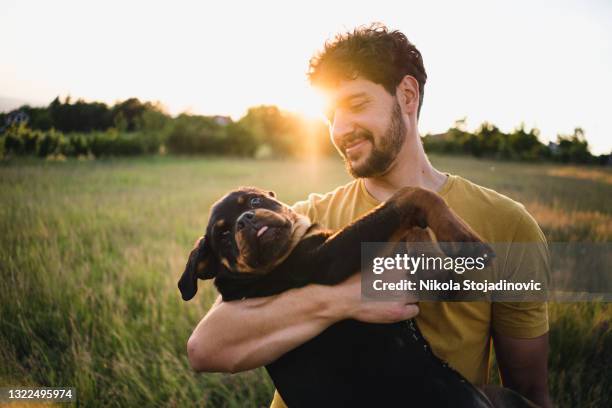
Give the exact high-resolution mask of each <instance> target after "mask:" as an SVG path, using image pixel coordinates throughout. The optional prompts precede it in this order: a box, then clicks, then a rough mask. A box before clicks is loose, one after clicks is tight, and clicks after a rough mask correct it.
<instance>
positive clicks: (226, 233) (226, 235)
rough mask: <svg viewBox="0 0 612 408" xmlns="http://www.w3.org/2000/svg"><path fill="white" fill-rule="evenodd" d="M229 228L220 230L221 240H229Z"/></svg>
mask: <svg viewBox="0 0 612 408" xmlns="http://www.w3.org/2000/svg"><path fill="white" fill-rule="evenodd" d="M229 237H230V230H225V231H223V232H221V241H229Z"/></svg>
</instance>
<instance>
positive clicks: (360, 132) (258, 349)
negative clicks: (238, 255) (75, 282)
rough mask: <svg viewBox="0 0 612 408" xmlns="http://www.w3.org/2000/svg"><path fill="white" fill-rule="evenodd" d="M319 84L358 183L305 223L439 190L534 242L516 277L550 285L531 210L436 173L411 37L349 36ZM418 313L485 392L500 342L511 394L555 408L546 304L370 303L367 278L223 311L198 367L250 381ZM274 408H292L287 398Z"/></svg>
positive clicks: (318, 75) (319, 200)
mask: <svg viewBox="0 0 612 408" xmlns="http://www.w3.org/2000/svg"><path fill="white" fill-rule="evenodd" d="M309 77H310V80H311V82H312V83H313V85H315V86H318V87H320V88H322V89H323V90H324V91H325V92H326V93H328V95H329V98H330V101H331V103H330V109H329V112H328V119H329V124H330V132H331V137H332V141H333V143H334V145H335V146H336V148H337V149H338V151H339V153H340V154H341V155H342V157H343V158H344V161H345V164H346V167H347V170H348V171H349V172H350V174H351V175H352V176H353V177H354V178H355V180H354V181H352V182H350V183H348V184H347V185H344V186H341V187H339V188H337V189H336V190H334V191H332V192H330V193H327V194H324V195H319V194H312V195H310V197H309V198H308V200H306V201H303V202H299V203H297V204H296V205H295V206H294V208H295V209H296V210H297V211H298V212H300V213H303V214H306V215H308V216H309V217H310V218H311V219H312V221H314V222H317V223H319V224H322V225H323V226H325V227H327V228H330V229H340V228H343V227H344V226H346V225H347V224H349V223H350V222H351V221H353V220H354V219H356V218H358V217H360V216H361V215H363V214H364V213H366V212H368V211H369V210H371V209H372V208H374V207H375V206H377V205H378V204H380V202H382V201H385V200H386V199H388V198H389V197H391V196H392V195H393V193H394V192H396V191H397V190H398V189H400V188H401V187H404V186H418V187H423V188H427V189H430V190H432V191H435V192H437V193H438V194H439V195H441V196H442V197H443V198H444V200H446V202H447V203H448V204H449V205H450V207H451V208H453V209H454V210H455V212H456V213H457V214H459V216H461V217H462V218H463V219H464V220H465V221H466V222H467V223H468V224H470V226H471V227H472V228H473V229H474V230H475V231H476V232H477V233H478V234H479V235H480V236H481V237H482V238H484V240H485V241H488V242H510V243H511V242H531V243H533V245H531V246H530V248H534V249H533V250H531V251H528V252H525V251H519V250H516V251H514V250H512V249H510V250H509V251H508V253H505V254H498V257H499V258H500V262H501V264H502V265H504V268H505V269H506V271H504V272H505V273H508V274H512V273H521V274H526V275H528V276H530V277H531V278H533V279H536V280H538V279H539V280H545V279H547V278H548V274H549V266H548V265H549V260H548V252H547V246H546V240H545V238H544V236H543V234H542V232H541V230H540V229H539V227H538V225H537V223H536V222H535V221H534V220H533V218H532V217H531V216H530V215H529V214H528V213H527V211H526V210H525V209H524V207H523V206H522V205H521V204H519V203H517V202H515V201H513V200H511V199H509V198H507V197H505V196H503V195H501V194H498V193H496V192H494V191H492V190H489V189H486V188H484V187H481V186H478V185H476V184H474V183H471V182H470V181H468V180H465V179H464V178H462V177H460V176H457V175H452V174H445V173H442V172H440V171H438V170H436V169H435V168H434V167H433V166H432V165H431V163H430V162H429V160H428V158H427V156H426V154H425V152H424V150H423V145H422V143H421V140H420V136H419V133H418V126H417V124H418V117H419V112H420V109H421V106H422V104H423V95H424V89H425V82H426V79H427V75H426V73H425V68H424V66H423V60H422V58H421V54H420V52H419V51H418V50H417V49H416V47H414V45H412V44H411V43H410V42H409V41H408V40H407V38H406V37H405V36H404V35H403V34H402V33H400V32H398V31H389V30H388V29H386V28H385V27H384V26H380V25H373V26H369V27H361V28H358V29H356V30H354V31H353V32H350V33H346V34H343V35H338V36H337V37H336V38H335V39H334V40H333V41H331V42H328V43H326V45H325V48H324V49H323V50H322V52H321V53H320V54H318V55H317V56H316V57H314V58H313V59H312V60H311V62H310V72H309ZM434 102H435V101H434ZM509 248H512V246H510V247H509ZM521 248H524V247H521ZM356 272H357V271H356ZM417 314H418V316H417V317H416V319H417V321H418V324H419V327H420V328H421V330H422V332H423V334H424V335H425V337H427V339H428V340H429V342H430V344H431V346H432V348H433V350H434V351H435V353H436V354H437V355H438V356H439V357H441V358H443V359H445V360H447V361H448V362H449V363H450V365H451V366H453V367H454V368H456V369H457V370H458V371H460V372H461V373H462V374H463V375H464V376H465V377H466V378H468V379H469V380H470V381H472V382H473V383H474V384H477V385H485V384H486V383H487V381H488V376H489V375H488V374H489V373H488V368H489V359H490V348H491V340H493V344H494V346H495V352H496V356H497V361H498V364H499V367H500V372H501V376H502V379H503V382H504V385H505V386H506V387H509V388H512V389H514V390H516V391H518V392H519V393H521V394H523V395H524V396H526V397H527V398H529V399H531V400H532V401H534V402H536V403H537V404H539V405H541V406H545V407H547V406H550V401H549V397H548V390H547V387H548V385H547V355H548V334H547V333H548V316H547V308H546V304H545V303H534V302H531V303H485V302H463V303H460V302H455V303H445V302H421V303H420V304H419V306H417V305H415V304H411V303H410V302H409V301H408V300H407V301H405V302H361V291H360V279H359V276H358V275H356V276H355V277H353V278H351V279H349V280H348V281H346V282H344V283H342V284H340V285H336V286H333V287H326V286H318V285H309V286H306V287H304V288H300V289H294V290H290V291H287V292H284V293H282V294H280V295H277V296H273V297H268V298H261V299H247V300H243V301H239V302H221V301H220V300H217V302H216V303H215V304H214V305H213V307H212V308H211V310H210V311H209V312H208V314H207V315H206V316H205V317H204V318H203V319H202V321H201V322H200V323H199V324H198V326H197V327H196V329H195V330H194V332H193V334H192V336H191V338H190V339H189V342H188V353H189V360H190V363H191V365H192V367H193V368H194V369H195V370H196V371H222V372H238V371H244V370H248V369H252V368H255V367H260V366H263V365H265V364H268V363H270V362H272V361H274V360H275V359H276V358H278V357H279V356H281V355H283V354H284V353H286V352H287V351H289V350H291V349H293V348H295V347H296V346H298V345H300V344H302V343H304V342H306V341H308V340H309V339H311V338H312V337H314V336H316V335H318V334H319V333H321V332H322V331H323V330H325V329H326V328H327V327H329V326H330V325H332V324H333V323H335V322H338V321H340V320H343V319H357V320H362V321H365V322H375V323H390V322H397V321H402V320H406V319H409V318H412V317H414V316H415V315H417ZM347 341H348V340H347ZM406 370H410V367H406ZM492 398H495V396H494V395H493V396H492ZM272 406H273V407H282V406H284V403H283V402H282V399H281V398H280V396H279V395H278V394H275V397H274V400H273V402H272Z"/></svg>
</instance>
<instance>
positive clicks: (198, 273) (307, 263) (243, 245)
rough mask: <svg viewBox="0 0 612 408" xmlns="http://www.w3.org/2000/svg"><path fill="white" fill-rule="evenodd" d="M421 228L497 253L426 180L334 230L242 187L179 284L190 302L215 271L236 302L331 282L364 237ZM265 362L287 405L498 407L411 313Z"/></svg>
mask: <svg viewBox="0 0 612 408" xmlns="http://www.w3.org/2000/svg"><path fill="white" fill-rule="evenodd" d="M425 228H429V229H430V230H431V231H432V232H433V233H434V234H435V236H436V238H437V240H438V241H440V242H446V243H449V244H448V245H445V246H444V247H443V248H444V252H445V253H446V255H448V256H451V257H456V256H459V255H461V256H483V255H484V256H485V257H488V258H489V259H490V258H492V257H494V252H493V250H492V249H491V247H490V246H489V245H487V244H486V243H484V242H483V241H482V240H481V239H480V238H479V237H478V235H477V234H476V233H475V232H473V231H472V230H471V229H470V227H469V226H468V225H467V224H466V223H465V222H464V221H463V220H461V219H460V218H459V217H458V216H457V215H456V214H455V213H454V212H453V211H452V210H451V209H450V208H449V207H448V206H447V204H446V203H445V202H444V200H443V199H442V198H441V197H440V196H438V195H437V194H435V193H433V192H431V191H429V190H426V189H422V188H411V187H407V188H403V189H401V190H399V191H398V192H397V193H396V194H394V195H393V196H392V197H391V198H390V199H389V200H387V201H386V202H385V203H383V204H381V205H379V206H377V207H376V208H374V209H373V210H372V211H370V212H368V213H367V214H365V215H364V216H362V217H361V218H359V219H358V220H356V221H355V222H353V223H351V224H350V225H348V226H347V227H345V228H343V229H342V230H340V231H338V232H335V233H334V232H331V231H328V230H325V229H323V228H322V227H320V226H319V225H317V224H313V223H311V221H310V220H309V219H308V217H306V216H303V215H300V214H297V213H296V212H294V211H293V210H292V209H291V208H290V207H289V206H287V205H286V204H284V203H282V202H280V201H279V200H277V199H276V197H275V194H274V193H273V192H269V191H265V190H261V189H259V188H255V187H242V188H239V189H237V190H234V191H232V192H230V193H228V194H227V195H225V196H224V197H223V198H221V199H220V200H219V201H217V202H216V203H215V204H214V205H213V206H212V208H211V212H210V218H209V222H208V226H207V227H206V232H205V234H204V236H203V238H202V239H200V241H199V243H198V244H197V246H196V247H195V248H194V249H193V250H192V251H191V253H190V254H189V258H188V261H187V264H186V267H185V271H184V272H183V274H182V276H181V278H180V280H179V282H178V287H179V290H180V292H181V295H182V298H183V300H185V301H188V300H190V299H191V298H193V297H194V296H195V294H196V292H197V284H198V282H197V281H198V279H202V280H206V279H214V284H215V286H216V288H217V290H218V291H219V293H220V294H221V296H222V298H223V300H224V301H232V300H238V299H244V298H253V297H263V296H271V295H275V294H278V293H281V292H283V291H285V290H288V289H291V288H298V287H302V286H305V285H307V284H310V283H317V284H324V285H335V284H338V283H340V282H342V281H344V280H345V279H347V278H348V277H350V276H351V275H353V274H355V273H357V271H358V270H359V269H360V264H361V257H360V256H355V253H356V251H358V249H357V248H360V245H361V242H384V241H390V240H398V239H401V238H407V240H408V241H410V240H413V241H417V239H418V240H421V239H424V237H427V236H428V234H425V233H424V231H425ZM464 243H469V245H463V244H464ZM466 252H467V253H466ZM358 253H359V252H357V254H358ZM266 369H267V371H268V373H269V375H270V376H271V378H272V380H273V382H274V385H275V386H276V389H277V390H278V392H279V393H280V395H281V396H282V398H283V400H284V401H285V402H286V404H287V406H289V407H291V408H295V407H297V408H301V407H308V408H311V407H371V406H391V407H396V406H397V407H399V406H402V407H404V406H414V407H424V406H428V407H492V406H493V405H492V403H491V402H490V400H489V399H488V398H487V397H486V396H485V395H484V394H483V393H482V392H481V391H479V390H478V389H477V388H476V387H475V386H473V385H472V384H471V383H470V382H469V381H468V380H467V379H465V378H464V377H463V376H462V375H461V374H460V373H458V372H457V371H455V370H454V369H452V368H451V367H450V366H449V365H448V364H447V363H446V362H444V361H442V360H441V359H439V358H438V357H437V356H436V355H435V354H434V353H433V352H432V350H431V347H430V346H429V343H428V342H427V340H426V339H425V338H424V337H423V335H422V334H421V332H420V330H419V328H418V326H417V324H416V322H415V321H414V320H408V321H405V322H399V323H394V324H372V323H364V322H360V321H356V320H352V319H348V320H344V321H340V322H338V323H336V324H334V325H332V326H330V327H329V328H328V329H326V330H325V331H323V332H322V333H321V334H319V335H318V336H316V337H315V338H313V339H311V340H310V341H308V342H306V343H304V344H302V345H301V346H299V347H297V348H295V349H294V350H292V351H290V352H288V353H286V354H285V355H283V356H281V357H280V358H279V359H277V360H276V361H274V362H272V363H270V364H268V365H267V366H266ZM507 391H508V392H510V393H512V391H510V390H507ZM514 394H516V393H514ZM516 396H518V394H516ZM521 399H522V397H520V396H519V398H518V400H521ZM522 400H524V401H525V404H524V405H521V404H516V403H514V404H512V405H511V406H533V405H528V401H527V400H526V399H522Z"/></svg>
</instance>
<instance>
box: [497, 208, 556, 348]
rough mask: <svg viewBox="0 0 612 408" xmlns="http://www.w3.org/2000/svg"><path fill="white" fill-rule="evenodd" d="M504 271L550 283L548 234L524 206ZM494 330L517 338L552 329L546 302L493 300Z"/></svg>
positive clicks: (545, 284) (535, 334) (532, 336)
mask: <svg viewBox="0 0 612 408" xmlns="http://www.w3.org/2000/svg"><path fill="white" fill-rule="evenodd" d="M504 269H505V271H504V275H505V276H508V277H511V278H512V280H513V281H515V282H516V281H529V280H531V279H533V280H534V281H536V282H540V283H542V285H543V287H544V288H547V287H548V283H549V281H550V255H549V252H548V245H547V243H546V237H545V236H544V233H543V232H542V230H541V229H540V227H539V226H538V224H537V222H536V221H535V220H534V219H533V217H531V215H529V213H528V212H527V211H526V210H524V209H522V211H521V214H520V219H519V221H518V223H517V229H516V232H515V234H514V238H513V240H512V244H511V245H510V249H509V251H508V256H507V258H506V264H505V266H504ZM491 314H492V319H491V324H492V329H493V331H494V332H496V333H499V334H502V335H505V336H509V337H516V338H534V337H538V336H541V335H543V334H545V333H546V332H548V329H549V326H548V307H547V303H546V302H540V301H538V302H533V301H531V302H494V303H493V304H492V311H491Z"/></svg>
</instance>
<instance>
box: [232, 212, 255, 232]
mask: <svg viewBox="0 0 612 408" xmlns="http://www.w3.org/2000/svg"><path fill="white" fill-rule="evenodd" d="M254 218H255V213H254V212H253V211H246V212H244V213H242V215H241V216H240V217H238V221H237V223H236V226H237V228H238V229H239V230H241V229H243V228H244V227H246V226H247V225H249V224H251V223H252V222H253V219H254Z"/></svg>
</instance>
